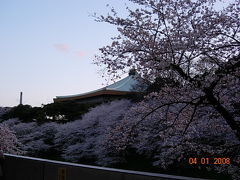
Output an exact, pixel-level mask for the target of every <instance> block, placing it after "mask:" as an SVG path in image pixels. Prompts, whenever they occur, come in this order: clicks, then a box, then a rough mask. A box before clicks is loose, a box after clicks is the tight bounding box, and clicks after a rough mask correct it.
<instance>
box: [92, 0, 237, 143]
mask: <svg viewBox="0 0 240 180" xmlns="http://www.w3.org/2000/svg"><path fill="white" fill-rule="evenodd" d="M130 1H131V2H133V3H135V4H136V5H137V7H139V8H136V9H134V10H132V9H130V8H127V11H128V14H129V16H128V17H125V18H121V17H119V16H118V13H117V12H116V10H115V9H114V8H112V9H111V14H109V15H107V16H100V17H97V21H100V22H107V23H110V24H113V25H115V26H117V29H118V31H119V33H120V34H119V35H118V36H117V37H115V38H113V42H112V44H111V45H108V46H105V47H103V48H101V49H100V51H101V55H99V56H96V59H95V63H96V64H98V65H101V66H102V65H104V67H105V68H106V69H107V70H108V72H109V74H113V77H116V75H117V73H118V72H119V71H126V70H127V69H129V68H130V67H132V66H134V67H135V68H136V69H137V71H138V72H139V73H140V74H141V76H142V77H143V78H145V79H147V80H149V81H150V82H153V81H154V80H155V79H156V78H169V79H170V80H172V81H174V82H178V83H176V84H177V85H176V86H174V87H173V86H172V85H171V86H170V85H169V84H165V87H164V88H162V90H161V93H160V94H159V96H161V98H160V99H159V102H160V104H159V106H157V107H155V108H154V109H152V111H151V112H148V113H147V114H146V115H145V116H144V118H143V119H145V117H147V116H149V115H151V114H152V113H153V112H155V111H157V110H158V109H163V108H164V109H165V108H170V107H171V106H179V107H180V108H179V109H178V111H177V112H178V114H177V118H176V119H178V120H179V121H180V120H181V118H184V121H186V122H185V123H184V124H185V127H184V128H183V130H182V131H183V132H187V130H188V128H189V126H190V124H191V123H192V122H194V121H195V119H196V118H197V117H198V116H199V112H200V111H201V109H202V107H206V108H207V109H211V111H212V112H210V111H207V110H206V111H205V116H208V117H209V118H208V119H209V121H212V119H211V118H210V117H211V116H212V115H211V114H212V113H214V114H216V116H219V118H223V119H224V120H225V121H226V123H227V124H228V126H229V127H230V128H231V130H232V131H233V132H234V133H235V135H236V137H237V138H238V139H239V140H240V120H239V101H240V98H239V92H240V91H239V89H240V83H239V76H240V53H239V50H240V21H239V19H240V17H239V16H240V14H239V11H240V1H239V0H234V1H229V2H227V3H223V2H221V1H217V0H199V1H190V0H130ZM186 112H187V113H186ZM166 117H167V119H169V118H168V116H166ZM140 121H142V120H140ZM169 122H170V121H169ZM215 128H217V127H215Z"/></svg>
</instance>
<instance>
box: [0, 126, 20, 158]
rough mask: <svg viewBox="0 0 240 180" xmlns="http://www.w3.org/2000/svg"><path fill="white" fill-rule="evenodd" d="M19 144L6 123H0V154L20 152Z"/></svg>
mask: <svg viewBox="0 0 240 180" xmlns="http://www.w3.org/2000/svg"><path fill="white" fill-rule="evenodd" d="M20 146H21V145H20V143H19V141H18V140H17V137H16V135H15V134H14V132H13V131H11V130H10V129H9V128H8V126H7V125H6V124H0V154H2V153H12V154H21V153H22V151H21V150H20Z"/></svg>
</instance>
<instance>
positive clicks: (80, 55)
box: [74, 51, 86, 57]
mask: <svg viewBox="0 0 240 180" xmlns="http://www.w3.org/2000/svg"><path fill="white" fill-rule="evenodd" d="M74 54H75V55H76V56H78V57H83V56H85V55H86V53H85V52H83V51H76V52H75V53H74Z"/></svg>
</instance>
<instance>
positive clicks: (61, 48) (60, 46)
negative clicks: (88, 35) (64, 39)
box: [54, 44, 70, 52]
mask: <svg viewBox="0 0 240 180" xmlns="http://www.w3.org/2000/svg"><path fill="white" fill-rule="evenodd" d="M54 47H55V48H56V49H57V50H58V51H61V52H69V49H70V48H69V46H68V45H67V44H54Z"/></svg>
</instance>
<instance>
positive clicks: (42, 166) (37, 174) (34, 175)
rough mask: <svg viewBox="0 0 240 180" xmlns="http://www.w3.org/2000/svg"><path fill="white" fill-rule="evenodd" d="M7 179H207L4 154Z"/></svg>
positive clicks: (5, 179)
mask: <svg viewBox="0 0 240 180" xmlns="http://www.w3.org/2000/svg"><path fill="white" fill-rule="evenodd" d="M3 165H4V168H3V171H4V180H173V179H179V180H203V179H200V178H190V177H183V176H173V175H167V174H157V173H148V172H139V171H129V170H121V169H114V168H105V167H98V166H90V165H83V164H75V163H68V162H60V161H53V160H46V159H40V158H33V157H25V156H18V155H11V154H4V161H3Z"/></svg>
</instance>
